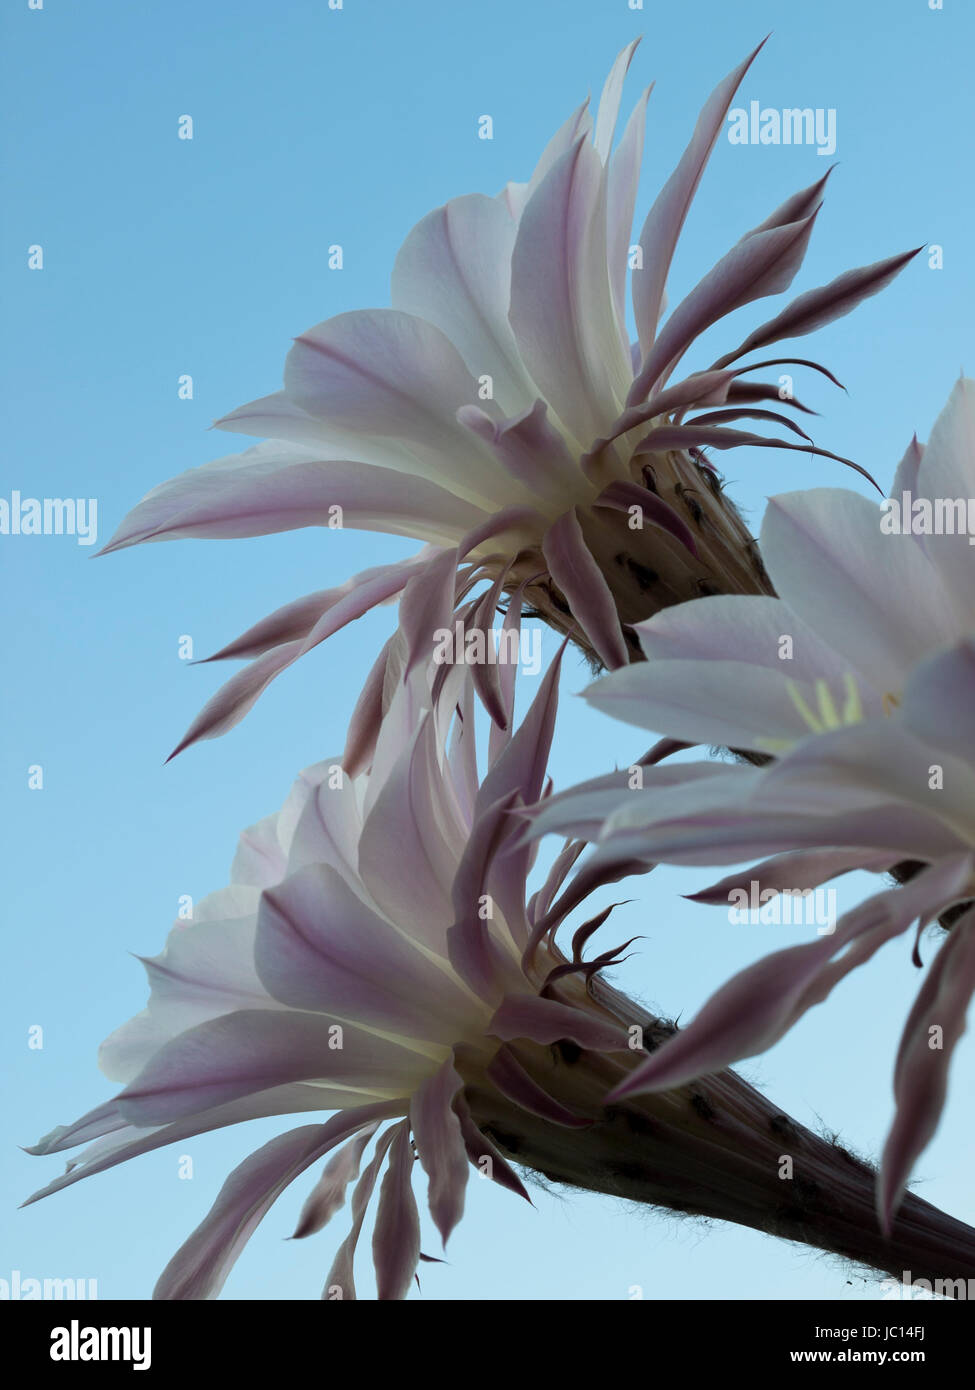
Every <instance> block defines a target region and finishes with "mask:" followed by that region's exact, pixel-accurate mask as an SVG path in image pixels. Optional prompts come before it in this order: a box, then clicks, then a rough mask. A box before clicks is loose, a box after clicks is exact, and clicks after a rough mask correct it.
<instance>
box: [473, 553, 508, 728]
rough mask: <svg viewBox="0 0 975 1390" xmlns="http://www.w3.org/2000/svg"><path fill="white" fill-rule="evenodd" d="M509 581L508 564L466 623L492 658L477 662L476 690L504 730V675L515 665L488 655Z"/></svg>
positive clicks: (489, 712)
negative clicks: (494, 659)
mask: <svg viewBox="0 0 975 1390" xmlns="http://www.w3.org/2000/svg"><path fill="white" fill-rule="evenodd" d="M507 578H508V567H507V566H506V565H504V566H502V568H501V569H500V570H499V571H498V576H497V578H496V579H495V581H494V583H493V584H492V585H491V587H490V588H489V589H487V590H486V591H485V593H484V595H483V597H482V598H481V599H480V600H479V601H478V603H477V605H476V606H475V608H474V611H473V613H472V614H471V619H470V622H469V623H467V624H465V642H466V640H467V637H466V634H469V633H471V632H480V633H481V634H482V635H483V636H482V640H483V642H484V647H485V656H486V657H488V659H486V660H485V661H483V662H475V663H474V665H473V666H472V667H471V676H472V679H473V683H474V688H475V690H476V691H477V694H478V698H479V699H480V701H481V704H482V705H483V706H484V708H485V709H486V710H487V712H488V714H489V715H490V717H491V722H492V724H494V725H497V726H499V727H501V728H504V727H506V725H507V722H508V713H507V709H506V708H505V699H504V695H503V693H502V689H501V672H502V670H503V669H504V667H505V666H506V665H508V666H511V665H512V663H509V662H506V661H491V660H490V658H489V656H488V644H489V643H490V644H492V647H493V643H494V616H495V614H496V612H497V611H498V603H499V602H500V599H501V595H502V592H503V590H504V586H505V583H506V581H507Z"/></svg>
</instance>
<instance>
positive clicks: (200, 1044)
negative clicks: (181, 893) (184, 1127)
mask: <svg viewBox="0 0 975 1390" xmlns="http://www.w3.org/2000/svg"><path fill="white" fill-rule="evenodd" d="M334 1023H335V1021H334V1020H333V1019H330V1018H327V1017H326V1016H325V1015H323V1014H319V1013H302V1012H299V1011H298V1010H291V1009H288V1010H277V1009H273V1010H272V1009H264V1010H261V1009H241V1010H238V1011H236V1012H235V1013H232V1014H224V1015H223V1016H222V1017H220V1018H215V1019H211V1020H209V1021H208V1022H206V1023H201V1024H198V1025H197V1026H196V1027H194V1028H188V1029H187V1030H186V1032H185V1033H181V1034H180V1035H179V1037H177V1038H174V1039H173V1040H172V1042H169V1043H167V1044H166V1045H165V1046H164V1047H162V1048H161V1049H160V1050H159V1052H158V1053H156V1055H155V1056H154V1057H153V1058H152V1060H151V1061H150V1062H149V1063H148V1064H147V1065H146V1066H145V1067H144V1068H143V1070H142V1071H141V1072H140V1074H139V1075H138V1076H137V1077H136V1079H135V1080H134V1081H132V1082H130V1084H129V1085H128V1086H127V1087H126V1088H125V1090H124V1091H122V1092H120V1094H119V1096H118V1107H119V1110H120V1112H121V1113H122V1114H123V1115H124V1116H125V1118H126V1119H127V1120H130V1121H132V1122H133V1123H134V1124H161V1123H165V1122H167V1121H170V1120H180V1119H183V1118H184V1117H187V1116H190V1115H195V1114H199V1113H200V1112H202V1111H204V1110H209V1109H213V1108H215V1107H216V1106H219V1105H224V1104H227V1103H228V1102H230V1101H234V1100H239V1099H241V1098H245V1097H247V1096H249V1095H252V1094H253V1093H254V1092H260V1091H265V1090H270V1089H271V1088H273V1087H278V1086H281V1085H284V1084H286V1083H288V1082H294V1081H322V1082H324V1083H326V1087H327V1085H328V1083H329V1082H331V1083H333V1084H334V1085H337V1086H345V1087H351V1088H357V1087H369V1088H377V1089H379V1088H382V1089H384V1090H387V1091H393V1092H398V1093H399V1094H401V1095H404V1096H405V1095H408V1094H409V1093H410V1092H411V1091H412V1089H413V1087H414V1085H415V1084H416V1081H417V1078H418V1077H419V1076H421V1075H422V1074H423V1073H424V1070H425V1068H426V1067H427V1066H429V1063H428V1062H427V1061H426V1060H425V1059H424V1058H422V1057H420V1056H418V1055H417V1054H416V1053H415V1052H412V1051H406V1050H405V1049H404V1048H402V1047H400V1046H398V1045H397V1044H395V1043H392V1042H388V1041H386V1040H385V1039H382V1038H378V1037H376V1036H375V1035H374V1034H371V1033H365V1032H363V1031H361V1030H360V1029H356V1028H354V1027H352V1025H350V1024H345V1025H343V1027H344V1045H343V1046H342V1047H341V1048H337V1047H336V1046H335V1034H334V1032H333V1028H334ZM319 1094H320V1095H321V1097H322V1099H321V1105H322V1106H323V1107H324V1106H326V1105H328V1104H329V1101H328V1100H327V1099H326V1097H327V1096H328V1095H329V1094H330V1093H329V1091H328V1090H327V1089H325V1088H323V1089H322V1090H321V1092H320V1093H319ZM345 1103H347V1102H345Z"/></svg>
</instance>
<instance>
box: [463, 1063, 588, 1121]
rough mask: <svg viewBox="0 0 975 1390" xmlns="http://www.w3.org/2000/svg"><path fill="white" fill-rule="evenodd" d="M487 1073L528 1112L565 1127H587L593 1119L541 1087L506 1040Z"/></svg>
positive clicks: (504, 1094) (503, 1091)
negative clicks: (561, 1101) (562, 1102)
mask: <svg viewBox="0 0 975 1390" xmlns="http://www.w3.org/2000/svg"><path fill="white" fill-rule="evenodd" d="M487 1075H488V1077H489V1079H490V1080H491V1082H492V1084H493V1085H495V1086H496V1087H497V1088H498V1090H499V1091H500V1092H501V1094H502V1095H503V1096H507V1097H508V1099H509V1100H513V1101H514V1102H515V1104H516V1105H520V1106H521V1108H522V1109H523V1110H527V1111H528V1112H529V1114H532V1115H538V1116H539V1117H540V1118H541V1119H543V1120H549V1121H551V1123H552V1124H556V1125H562V1126H564V1128H566V1129H588V1128H589V1126H590V1125H592V1123H593V1121H592V1120H587V1119H586V1118H585V1117H584V1116H582V1115H576V1114H574V1113H573V1112H572V1111H571V1110H568V1109H566V1107H565V1106H564V1105H562V1104H561V1103H560V1102H559V1101H557V1100H556V1099H555V1098H554V1097H553V1096H550V1095H549V1094H548V1092H547V1091H545V1090H543V1089H542V1087H541V1086H539V1085H538V1083H537V1082H536V1081H534V1080H533V1079H532V1077H530V1076H529V1074H528V1072H527V1071H526V1070H525V1068H524V1067H523V1066H522V1065H521V1063H520V1062H519V1061H518V1059H517V1058H516V1057H515V1055H514V1054H513V1053H512V1052H511V1050H510V1048H509V1047H508V1046H507V1044H504V1045H503V1046H502V1047H500V1048H499V1049H498V1051H497V1053H496V1054H495V1056H494V1058H493V1060H492V1061H491V1064H490V1066H489V1067H488V1069H487Z"/></svg>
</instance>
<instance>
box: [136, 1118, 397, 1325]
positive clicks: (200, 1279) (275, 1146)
mask: <svg viewBox="0 0 975 1390" xmlns="http://www.w3.org/2000/svg"><path fill="white" fill-rule="evenodd" d="M371 1108H374V1107H366V1109H367V1110H368V1109H371ZM368 1119H369V1115H368V1113H367V1114H363V1113H362V1111H355V1110H353V1111H348V1112H345V1113H343V1114H341V1115H336V1116H333V1118H332V1119H331V1120H329V1121H328V1123H327V1124H324V1125H304V1126H302V1128H301V1129H293V1130H291V1131H290V1132H289V1133H287V1134H282V1135H279V1136H278V1138H277V1139H272V1140H271V1141H270V1143H268V1144H265V1145H264V1146H263V1147H262V1148H260V1149H258V1150H257V1151H256V1152H255V1153H252V1154H251V1155H250V1157H249V1158H247V1159H245V1160H244V1162H243V1163H242V1164H240V1166H239V1167H237V1168H235V1169H234V1171H233V1172H232V1173H231V1174H230V1176H229V1177H228V1178H227V1180H226V1182H225V1183H224V1185H223V1187H222V1188H221V1189H220V1194H219V1196H218V1197H217V1200H216V1201H215V1202H214V1204H213V1206H212V1207H211V1209H210V1212H209V1213H208V1215H207V1216H206V1217H205V1219H204V1220H203V1222H202V1223H201V1224H200V1225H199V1226H198V1227H197V1228H196V1230H195V1231H194V1232H193V1234H192V1235H191V1236H190V1238H189V1240H187V1241H186V1242H185V1243H184V1244H183V1245H182V1246H181V1247H180V1249H179V1250H178V1251H177V1252H176V1254H175V1255H174V1256H173V1258H172V1259H171V1260H170V1262H169V1264H168V1265H167V1266H166V1268H165V1269H164V1270H163V1272H162V1274H161V1275H160V1278H159V1281H158V1283H157V1284H156V1287H155V1289H154V1290H153V1295H152V1296H153V1298H154V1299H157V1300H164V1301H166V1300H186V1299H194V1300H195V1299H213V1298H216V1297H217V1295H218V1294H219V1293H220V1290H221V1289H222V1288H223V1285H224V1283H225V1281H226V1279H227V1275H228V1274H229V1273H230V1271H231V1269H232V1268H233V1266H234V1264H235V1262H236V1261H237V1258H238V1256H239V1255H240V1253H241V1251H242V1250H243V1248H244V1246H245V1245H246V1244H247V1242H248V1240H249V1239H250V1237H251V1235H252V1234H253V1232H254V1230H255V1229H256V1227H257V1226H258V1225H259V1224H260V1222H261V1221H262V1220H263V1218H264V1216H265V1215H266V1214H267V1212H268V1210H269V1209H270V1207H271V1206H272V1205H273V1204H274V1202H276V1201H277V1199H278V1197H280V1195H281V1193H282V1192H283V1191H284V1189H285V1188H286V1187H287V1186H288V1185H289V1184H290V1183H292V1182H293V1181H294V1179H295V1178H296V1177H298V1176H299V1175H300V1174H301V1173H303V1172H304V1171H305V1169H306V1168H308V1167H310V1166H311V1164H312V1163H315V1162H316V1161H317V1160H318V1159H319V1158H320V1157H321V1156H322V1154H323V1153H325V1152H327V1150H329V1149H331V1148H333V1147H334V1146H335V1144H337V1143H340V1142H341V1140H342V1139H344V1138H345V1137H346V1135H348V1134H350V1133H352V1132H354V1130H356V1129H358V1128H359V1126H360V1125H361V1124H362V1123H363V1121H364V1120H368Z"/></svg>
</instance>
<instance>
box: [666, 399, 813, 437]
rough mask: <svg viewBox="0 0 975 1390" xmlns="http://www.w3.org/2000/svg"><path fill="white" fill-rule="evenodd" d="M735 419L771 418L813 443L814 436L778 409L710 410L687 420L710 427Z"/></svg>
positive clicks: (689, 423) (693, 424)
mask: <svg viewBox="0 0 975 1390" xmlns="http://www.w3.org/2000/svg"><path fill="white" fill-rule="evenodd" d="M733 420H770V421H771V422H772V424H774V425H785V427H786V429H790V430H792V432H793V434H798V435H801V436H802V438H803V439H806V440H808V441H809V443H810V444H811V443H812V437H811V436H810V435H808V434H807V433H806V431H805V430H804V429H802V428H800V426H799V425H797V424H796V422H795V420H790V419H789V417H788V415H781V414H780V413H779V412H778V411H777V410H754V409H748V408H738V407H736V408H735V409H732V410H709V411H708V413H707V414H706V415H695V416H694V417H693V419H690V420H688V421H687V424H688V427H689V428H691V429H694V428H695V427H697V426H699V425H700V426H704V427H706V428H707V427H710V426H713V425H727V424H730V423H731V422H732V421H733Z"/></svg>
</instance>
